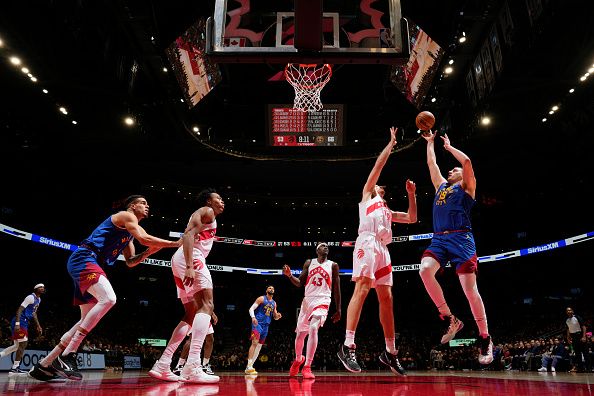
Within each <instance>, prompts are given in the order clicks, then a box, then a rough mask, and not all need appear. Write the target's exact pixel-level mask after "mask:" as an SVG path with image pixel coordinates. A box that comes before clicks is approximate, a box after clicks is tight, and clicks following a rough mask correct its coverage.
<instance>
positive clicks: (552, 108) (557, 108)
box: [551, 106, 559, 111]
mask: <svg viewBox="0 0 594 396" xmlns="http://www.w3.org/2000/svg"><path fill="white" fill-rule="evenodd" d="M551 110H553V111H557V110H559V106H553V107H551Z"/></svg>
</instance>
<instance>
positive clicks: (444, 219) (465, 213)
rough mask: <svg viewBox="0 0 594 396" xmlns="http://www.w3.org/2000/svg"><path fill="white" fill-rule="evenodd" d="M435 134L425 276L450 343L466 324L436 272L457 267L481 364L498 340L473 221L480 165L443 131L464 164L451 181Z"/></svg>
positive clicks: (430, 139)
mask: <svg viewBox="0 0 594 396" xmlns="http://www.w3.org/2000/svg"><path fill="white" fill-rule="evenodd" d="M435 136H436V134H435V133H434V132H432V131H429V132H427V133H425V134H423V137H424V138H425V140H427V165H428V166H429V173H430V174H431V181H432V182H433V186H434V187H435V191H436V194H435V200H434V202H433V239H432V240H431V245H429V247H428V248H427V250H425V252H424V253H423V258H422V260H421V269H420V275H421V279H422V280H423V283H424V284H425V289H426V290H427V293H429V296H430V297H431V300H433V303H434V304H435V306H436V307H437V309H438V311H439V314H440V317H441V318H442V319H444V318H449V327H448V330H447V332H446V333H445V334H444V335H443V337H442V338H441V342H442V343H443V344H445V343H447V342H449V341H450V340H452V339H453V338H454V337H455V335H456V333H457V332H458V331H459V330H460V329H462V327H463V326H464V324H463V323H462V322H461V321H460V320H459V319H458V318H456V317H455V316H454V315H453V314H452V312H451V311H450V307H448V304H447V303H446V300H445V297H444V295H443V290H442V289H441V286H440V285H439V282H437V279H435V274H436V273H437V271H438V270H439V268H440V266H441V267H443V266H445V265H446V264H447V263H448V262H450V263H451V264H452V265H453V266H455V267H456V273H457V274H458V278H459V279H460V284H461V285H462V289H463V290H464V294H465V295H466V298H467V299H468V302H469V304H470V309H471V311H472V314H473V315H474V320H475V321H476V324H477V326H478V329H479V349H480V352H479V357H478V360H479V363H481V364H489V363H491V362H492V361H493V343H492V342H491V337H490V336H489V328H488V326H487V314H486V313H485V306H484V304H483V300H482V298H481V295H480V294H479V291H478V287H477V284H476V271H477V256H476V246H475V244H474V237H473V235H472V226H471V224H470V210H471V209H472V206H473V205H474V203H475V191H476V179H475V177H474V170H473V169H472V163H471V162H470V158H468V156H467V155H466V154H464V153H463V152H462V151H460V150H458V149H456V148H454V147H453V146H452V145H451V144H450V139H449V138H448V135H445V136H442V137H441V138H442V139H443V142H444V148H445V149H446V151H449V152H450V153H451V154H452V155H453V156H454V158H455V159H456V160H458V162H460V164H462V167H455V168H454V169H452V170H451V171H449V172H448V178H447V180H446V179H445V178H444V177H443V176H442V175H441V173H440V171H439V167H438V166H437V160H436V157H435Z"/></svg>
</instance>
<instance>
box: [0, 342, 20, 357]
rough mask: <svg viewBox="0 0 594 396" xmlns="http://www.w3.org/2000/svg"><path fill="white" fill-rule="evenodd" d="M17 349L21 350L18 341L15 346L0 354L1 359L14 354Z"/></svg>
mask: <svg viewBox="0 0 594 396" xmlns="http://www.w3.org/2000/svg"><path fill="white" fill-rule="evenodd" d="M17 349H19V343H18V341H15V342H14V344H12V345H11V346H9V347H8V348H6V349H4V350H3V351H2V352H0V358H3V357H4V356H8V355H10V354H11V353H13V352H14V351H16V350H17Z"/></svg>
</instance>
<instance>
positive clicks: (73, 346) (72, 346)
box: [62, 329, 88, 356]
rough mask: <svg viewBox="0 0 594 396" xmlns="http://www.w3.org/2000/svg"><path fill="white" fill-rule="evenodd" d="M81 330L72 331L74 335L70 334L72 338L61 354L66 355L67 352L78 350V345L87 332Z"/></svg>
mask: <svg viewBox="0 0 594 396" xmlns="http://www.w3.org/2000/svg"><path fill="white" fill-rule="evenodd" d="M81 330H82V329H81ZM81 330H76V333H74V336H72V339H71V340H70V342H69V343H68V346H67V347H66V349H64V352H62V356H66V355H68V354H69V353H72V352H76V351H78V347H79V346H80V344H81V343H82V342H83V340H84V339H85V337H86V336H87V334H88V332H87V331H86V330H83V331H81Z"/></svg>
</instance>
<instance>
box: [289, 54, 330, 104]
mask: <svg viewBox="0 0 594 396" xmlns="http://www.w3.org/2000/svg"><path fill="white" fill-rule="evenodd" d="M330 77H332V66H330V65H329V64H327V63H326V64H324V65H308V64H303V63H288V64H287V66H286V67H285V79H286V80H287V81H288V82H289V83H290V84H291V85H292V86H293V88H294V89H295V101H294V102H293V108H294V109H298V110H301V111H320V110H322V108H323V105H322V102H321V101H320V92H321V91H322V89H323V88H324V87H325V86H326V83H328V81H330Z"/></svg>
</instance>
